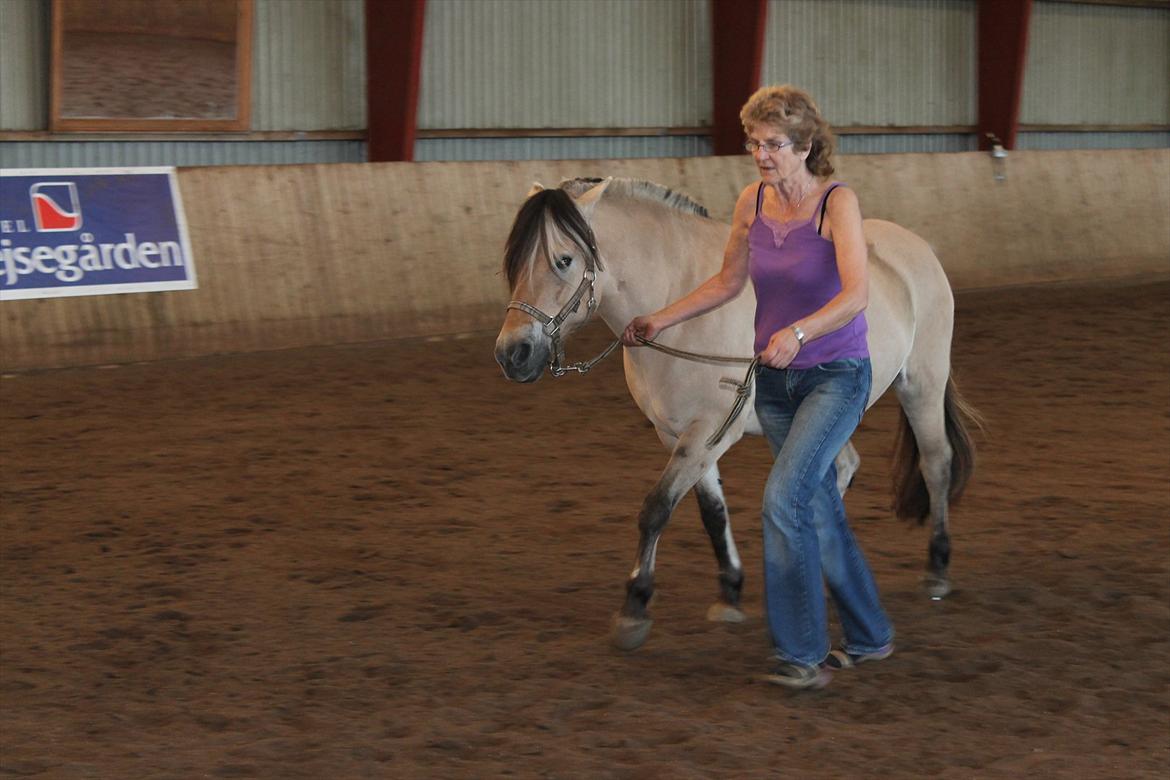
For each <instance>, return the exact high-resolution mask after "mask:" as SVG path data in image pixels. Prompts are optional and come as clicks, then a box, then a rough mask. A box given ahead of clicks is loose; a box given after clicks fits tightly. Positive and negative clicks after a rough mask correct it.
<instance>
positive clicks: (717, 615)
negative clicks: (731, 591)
mask: <svg viewBox="0 0 1170 780" xmlns="http://www.w3.org/2000/svg"><path fill="white" fill-rule="evenodd" d="M707 619H708V620H710V621H711V622H712V623H742V622H744V621H745V620H747V615H745V614H743V612H742V611H741V610H740V609H739V608H738V607H733V606H731V605H730V604H724V603H723V602H722V601H716V602H715V603H714V604H712V605H711V606H710V607H709V608H708V609H707Z"/></svg>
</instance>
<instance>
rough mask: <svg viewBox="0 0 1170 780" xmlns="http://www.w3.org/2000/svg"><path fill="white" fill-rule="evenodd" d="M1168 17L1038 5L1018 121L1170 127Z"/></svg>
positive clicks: (1157, 12)
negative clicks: (1165, 125) (1164, 125)
mask: <svg viewBox="0 0 1170 780" xmlns="http://www.w3.org/2000/svg"><path fill="white" fill-rule="evenodd" d="M1168 83H1170V10H1164V9H1158V8H1124V7H1116V6H1099V5H1076V4H1068V3H1043V2H1038V3H1036V4H1035V5H1034V6H1033V8H1032V25H1031V29H1030V31H1029V39H1028V63H1027V71H1026V75H1025V77H1024V96H1023V100H1022V102H1021V106H1020V121H1021V122H1022V123H1024V124H1078V123H1085V124H1166V123H1170V88H1168V87H1167V84H1168Z"/></svg>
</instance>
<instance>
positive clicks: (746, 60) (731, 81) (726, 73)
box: [711, 0, 768, 154]
mask: <svg viewBox="0 0 1170 780" xmlns="http://www.w3.org/2000/svg"><path fill="white" fill-rule="evenodd" d="M767 18H768V0H712V2H711V60H712V68H711V70H712V73H711V82H712V87H713V89H714V95H713V97H714V106H713V108H714V116H713V117H712V119H713V127H712V131H711V140H712V145H713V147H714V151H715V154H739V153H741V152H743V126H742V125H741V124H740V121H739V109H740V107H741V106H743V104H744V103H746V102H747V99H748V98H749V97H750V96H751V94H752V93H753V92H755V91H756V89H758V88H759V86H760V71H761V69H762V68H763V64H764V26H765V22H766V21H767Z"/></svg>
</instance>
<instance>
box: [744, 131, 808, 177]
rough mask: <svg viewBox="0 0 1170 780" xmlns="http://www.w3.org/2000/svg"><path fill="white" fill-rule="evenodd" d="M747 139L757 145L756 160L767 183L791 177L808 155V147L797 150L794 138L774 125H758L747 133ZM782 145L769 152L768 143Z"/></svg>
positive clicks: (753, 155)
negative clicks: (793, 141)
mask: <svg viewBox="0 0 1170 780" xmlns="http://www.w3.org/2000/svg"><path fill="white" fill-rule="evenodd" d="M747 140H748V141H749V142H751V143H753V144H755V145H756V146H757V148H756V150H755V151H754V152H752V158H753V159H754V160H755V161H756V169H757V170H759V172H760V178H761V179H763V180H764V183H765V184H776V183H778V182H779V181H780V180H782V179H789V178H791V177H792V176H793V175H795V174H796V173H798V172H799V171H800V170H801V169H802V168H804V160H805V158H806V157H808V152H809V150H808V149H805V150H804V151H799V152H798V151H796V147H795V146H794V145H793V143H792V140H791V139H790V138H789V137H788V136H787V135H785V133H784V131H783V130H781V129H780V128H778V127H775V126H774V125H756V126H755V127H753V128H751V129H750V130H749V131H748V134H747ZM769 144H771V145H773V148H775V146H780V147H781V148H780V149H777V150H776V151H774V152H769V151H768V149H767V145H769Z"/></svg>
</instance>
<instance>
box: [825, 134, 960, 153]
mask: <svg viewBox="0 0 1170 780" xmlns="http://www.w3.org/2000/svg"><path fill="white" fill-rule="evenodd" d="M978 148H979V139H978V138H977V137H976V136H975V134H974V133H938V134H934V133H932V134H929V135H927V134H922V135H920V134H917V133H914V134H908V133H896V134H895V133H884V134H882V135H868V134H867V135H841V136H837V151H838V152H839V153H840V154H903V153H921V152H974V151H976V150H977V149H978Z"/></svg>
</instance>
